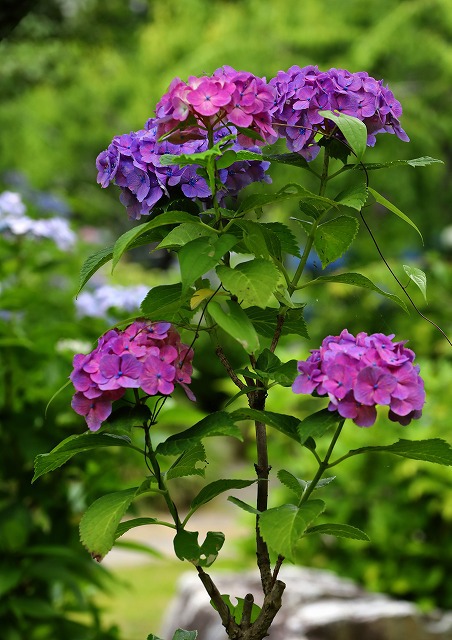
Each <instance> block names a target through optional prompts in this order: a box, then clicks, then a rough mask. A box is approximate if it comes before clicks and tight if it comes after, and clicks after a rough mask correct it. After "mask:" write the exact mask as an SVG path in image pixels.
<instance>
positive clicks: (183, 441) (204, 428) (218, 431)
mask: <svg viewBox="0 0 452 640" xmlns="http://www.w3.org/2000/svg"><path fill="white" fill-rule="evenodd" d="M212 436H232V437H234V438H238V439H239V440H242V434H241V432H240V429H238V427H236V425H235V424H234V420H233V419H232V418H231V414H229V413H227V412H226V411H216V412H215V413H211V414H210V415H208V416H206V417H205V418H203V419H202V420H200V421H199V422H197V423H196V424H195V425H193V426H192V427H190V428H189V429H186V430H185V431H181V432H180V433H175V434H174V435H172V436H170V437H169V438H167V439H166V440H165V441H164V442H161V443H160V444H159V445H158V446H157V449H156V452H157V453H159V454H161V455H164V456H173V455H178V454H180V453H182V452H184V451H185V450H187V449H189V448H192V447H193V446H194V445H196V444H198V443H199V442H200V441H201V440H202V439H203V438H210V437H212Z"/></svg>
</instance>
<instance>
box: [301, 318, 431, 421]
mask: <svg viewBox="0 0 452 640" xmlns="http://www.w3.org/2000/svg"><path fill="white" fill-rule="evenodd" d="M393 339H394V335H393V334H392V335H389V336H386V335H384V334H382V333H374V334H372V335H367V333H364V332H361V333H359V334H358V335H357V336H356V337H355V336H353V335H352V334H351V333H349V332H348V331H347V329H344V330H343V331H342V332H341V334H340V335H339V336H327V337H326V338H325V339H324V340H323V342H322V345H321V347H320V348H319V349H313V350H312V351H311V355H310V356H309V358H308V359H307V360H301V361H300V362H299V363H298V371H299V375H298V376H297V377H296V378H295V381H294V383H293V385H292V391H293V392H294V393H313V392H315V393H316V394H317V395H319V396H325V395H327V396H328V398H329V401H330V403H329V405H328V409H329V411H337V412H338V413H339V415H340V416H342V417H343V418H350V419H351V420H353V422H354V423H355V424H357V425H358V426H360V427H370V426H372V425H373V424H374V423H375V420H376V418H377V412H376V406H377V405H386V406H388V407H389V412H388V417H389V419H390V420H392V421H394V422H399V423H400V424H402V425H407V424H409V423H410V422H411V420H413V419H418V418H420V417H421V415H422V407H423V406H424V402H425V391H424V382H423V380H422V378H421V377H420V376H419V367H418V366H417V365H414V364H413V360H414V357H415V355H414V353H413V351H411V349H407V348H406V347H405V346H404V345H405V342H394V340H393Z"/></svg>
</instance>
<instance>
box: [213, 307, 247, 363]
mask: <svg viewBox="0 0 452 640" xmlns="http://www.w3.org/2000/svg"><path fill="white" fill-rule="evenodd" d="M226 305H227V310H226V311H225V310H224V309H223V307H222V306H220V304H219V303H218V302H216V301H215V300H212V301H211V302H209V307H208V309H209V313H210V315H211V316H212V318H213V319H214V321H215V322H216V323H217V324H218V325H219V326H220V327H221V328H222V329H223V331H226V333H228V334H229V335H230V336H231V337H232V338H234V339H235V340H237V342H239V343H240V344H241V345H242V347H243V348H244V349H245V351H246V352H247V353H255V352H256V351H258V349H259V338H258V336H257V333H256V330H255V328H254V327H253V325H252V323H251V321H250V320H249V318H248V316H247V315H246V313H245V311H244V310H243V309H242V307H241V306H240V305H239V304H238V303H237V302H235V301H233V300H227V301H226Z"/></svg>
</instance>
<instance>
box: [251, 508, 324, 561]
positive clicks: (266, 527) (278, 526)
mask: <svg viewBox="0 0 452 640" xmlns="http://www.w3.org/2000/svg"><path fill="white" fill-rule="evenodd" d="M324 509H325V503H324V502H323V501H322V500H308V501H307V502H305V503H304V504H302V505H301V506H300V507H297V506H296V505H294V504H285V505H282V506H281V507H275V508H273V509H268V510H267V511H264V512H263V513H261V515H260V516H259V530H260V532H261V535H262V537H263V539H264V540H265V542H266V543H267V544H268V546H269V547H271V548H272V549H273V551H275V552H276V553H277V554H279V555H282V556H284V557H285V558H287V559H288V560H290V561H291V562H295V557H294V555H295V545H296V543H297V541H298V540H299V539H300V538H301V536H302V535H303V533H304V532H305V531H306V529H307V528H308V527H309V525H310V524H311V522H313V521H314V520H315V519H316V518H317V517H318V516H319V515H320V514H321V513H322V512H323V511H324Z"/></svg>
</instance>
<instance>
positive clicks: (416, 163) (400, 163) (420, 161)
mask: <svg viewBox="0 0 452 640" xmlns="http://www.w3.org/2000/svg"><path fill="white" fill-rule="evenodd" d="M435 163H440V164H444V162H443V161H442V160H437V159H436V158H430V156H422V157H421V158H413V159H412V160H391V161H389V162H370V163H367V162H366V163H365V164H364V165H363V166H362V165H350V166H348V165H347V169H349V168H350V169H361V170H362V171H364V170H366V171H373V170H375V169H393V168H395V167H405V166H409V167H426V166H427V165H429V164H435Z"/></svg>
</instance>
